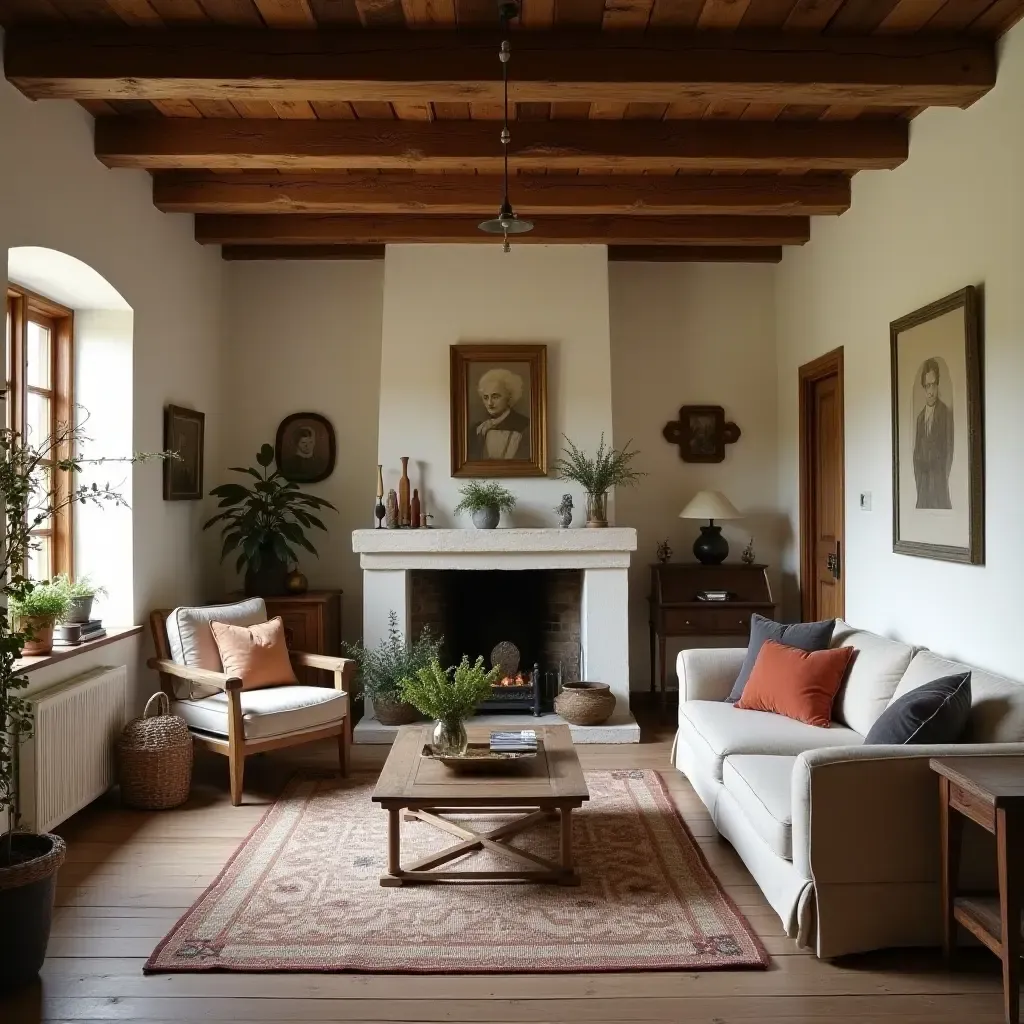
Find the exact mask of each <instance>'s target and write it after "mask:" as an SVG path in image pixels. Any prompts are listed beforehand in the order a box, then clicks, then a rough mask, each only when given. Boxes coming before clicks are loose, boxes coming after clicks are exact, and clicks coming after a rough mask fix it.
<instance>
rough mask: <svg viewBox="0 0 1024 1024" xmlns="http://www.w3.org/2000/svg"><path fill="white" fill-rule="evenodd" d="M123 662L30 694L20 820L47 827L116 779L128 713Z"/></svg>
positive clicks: (44, 829)
mask: <svg viewBox="0 0 1024 1024" xmlns="http://www.w3.org/2000/svg"><path fill="white" fill-rule="evenodd" d="M127 689H128V676H127V672H126V670H125V667H124V665H119V666H118V667H116V668H109V667H103V668H98V669H94V670H93V671H91V672H88V673H86V674H85V675H81V676H77V677H76V678H74V679H69V680H68V681H67V682H64V683H59V684H58V685H57V686H54V687H51V688H50V689H48V690H44V691H42V692H40V693H39V694H38V695H36V696H35V697H30V698H29V702H30V703H31V704H32V711H33V715H34V720H35V721H34V726H33V734H32V738H31V739H30V740H28V741H27V742H25V743H23V744H22V747H21V762H20V763H21V779H20V793H21V813H22V825H23V826H24V827H26V828H29V829H32V830H33V831H35V832H48V831H49V830H50V829H52V828H55V827H56V826H57V825H59V824H60V823H61V822H62V821H64V820H66V819H67V818H70V817H71V815H72V814H74V813H75V812H76V811H80V810H81V809H82V808H83V807H85V805H86V804H88V803H91V802H92V801H93V800H95V799H96V798H97V797H98V796H102V794H103V793H105V792H106V791H107V790H108V789H110V787H111V786H113V785H114V783H115V782H116V781H117V764H116V762H115V755H114V748H115V744H116V742H117V738H118V736H119V735H120V734H121V730H122V729H123V728H124V725H125V721H126V715H127Z"/></svg>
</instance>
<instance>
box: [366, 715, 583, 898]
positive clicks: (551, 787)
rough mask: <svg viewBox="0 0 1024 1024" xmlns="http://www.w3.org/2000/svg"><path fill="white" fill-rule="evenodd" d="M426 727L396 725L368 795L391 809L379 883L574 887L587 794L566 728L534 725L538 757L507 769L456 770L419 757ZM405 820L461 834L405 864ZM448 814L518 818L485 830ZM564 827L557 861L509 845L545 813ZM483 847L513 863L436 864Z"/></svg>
mask: <svg viewBox="0 0 1024 1024" xmlns="http://www.w3.org/2000/svg"><path fill="white" fill-rule="evenodd" d="M431 731H432V727H431V726H430V725H405V726H402V728H401V729H399V730H398V736H397V737H396V739H395V743H394V746H392V748H391V753H390V754H388V759H387V762H386V763H385V765H384V770H383V771H382V772H381V776H380V779H379V780H378V781H377V787H376V789H374V791H373V801H374V802H375V803H379V804H380V805H381V807H383V808H384V809H385V810H386V811H387V812H388V872H387V874H386V875H381V879H380V884H381V885H407V884H410V883H416V884H423V883H428V882H452V881H475V882H495V881H527V882H552V883H555V884H557V885H579V884H580V873H579V871H578V870H577V868H576V865H575V863H574V862H573V853H572V811H573V808H575V807H582V806H583V802H584V801H585V800H589V799H590V794H589V793H588V792H587V784H586V782H585V781H584V778H583V769H582V768H581V767H580V761H579V758H578V757H577V756H576V750H575V748H574V747H573V745H572V738H571V736H570V734H569V728H568V726H565V725H547V726H540V727H538V728H537V738H538V740H539V741H540V742H539V746H540V749H539V751H538V753H537V756H536V757H535V758H531V759H528V760H525V761H523V762H521V763H519V764H516V765H515V766H513V767H511V768H503V769H497V770H494V769H488V770H486V771H481V770H480V769H476V770H475V771H473V772H472V773H465V774H463V773H460V772H455V771H452V770H451V769H450V768H446V767H445V766H444V765H443V764H440V763H439V762H437V761H434V760H431V759H430V758H426V757H423V756H422V751H423V747H424V745H425V744H427V743H429V741H430V734H431ZM467 732H468V733H469V739H470V742H478V743H481V742H484V743H485V742H487V741H488V740H489V737H490V733H491V729H490V727H489V726H487V727H483V726H477V727H472V726H470V727H469V728H468V729H467ZM403 811H405V819H406V821H421V822H426V823H427V824H428V825H432V826H433V827H434V828H437V829H440V831H442V832H446V833H448V834H449V835H451V836H454V837H455V838H456V839H458V840H459V842H458V843H456V844H455V845H454V846H450V847H448V848H447V849H445V850H442V851H440V852H438V853H433V854H431V855H430V856H429V857H423V858H421V859H420V860H417V861H415V862H414V863H412V864H409V865H408V866H406V867H402V862H401V849H402V848H401V828H402V812H403ZM450 814H459V815H466V814H490V815H494V814H518V815H519V817H517V818H515V819H514V820H513V821H510V822H507V823H506V824H504V825H501V826H500V827H498V828H495V829H491V830H490V831H488V832H475V831H473V830H472V829H470V828H467V827H466V826H465V825H464V824H462V823H461V822H459V823H457V822H453V821H449V820H448V818H447V817H445V815H450ZM555 817H557V818H559V819H560V826H561V842H560V856H559V860H558V863H555V862H554V861H550V860H547V859H545V858H544V857H539V856H537V855H536V854H534V853H530V852H528V851H526V850H520V849H518V848H516V847H513V846H510V845H509V844H508V840H509V839H511V838H512V836H515V835H518V834H519V833H521V832H524V831H526V830H527V829H529V828H532V827H533V826H534V825H537V824H539V823H541V822H542V821H544V820H546V819H550V818H555ZM477 850H487V851H488V852H490V853H496V854H499V855H501V856H503V857H508V858H509V859H511V860H513V861H515V862H516V864H517V867H516V869H514V870H512V869H510V870H507V871H470V870H466V871H458V870H438V869H439V868H442V867H443V866H444V865H445V864H448V863H449V862H450V861H453V860H455V859H456V858H457V857H462V856H465V855H466V854H468V853H472V852H474V851H477Z"/></svg>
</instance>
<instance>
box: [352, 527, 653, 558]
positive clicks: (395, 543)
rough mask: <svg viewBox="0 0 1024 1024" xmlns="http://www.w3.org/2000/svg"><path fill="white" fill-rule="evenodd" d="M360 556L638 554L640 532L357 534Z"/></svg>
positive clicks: (354, 542)
mask: <svg viewBox="0 0 1024 1024" xmlns="http://www.w3.org/2000/svg"><path fill="white" fill-rule="evenodd" d="M352 550H353V551H355V552H357V553H358V554H364V553H367V554H368V553H373V554H397V553H404V554H428V553H432V552H437V553H439V554H476V553H479V552H491V551H493V552H498V553H500V554H512V553H523V554H534V553H536V554H546V553H549V552H558V551H588V552H590V551H617V552H628V551H636V530H634V529H633V528H632V527H621V526H609V527H606V528H604V529H599V530H588V529H585V528H580V529H576V530H572V529H569V530H558V529H520V528H507V529H497V530H454V529H452V530H449V529H427V530H353V531H352Z"/></svg>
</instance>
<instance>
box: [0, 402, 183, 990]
mask: <svg viewBox="0 0 1024 1024" xmlns="http://www.w3.org/2000/svg"><path fill="white" fill-rule="evenodd" d="M84 422H85V417H80V418H79V424H78V425H77V426H76V425H71V424H67V423H63V424H61V425H60V426H59V427H58V429H57V430H56V431H54V433H53V434H52V435H50V436H49V437H47V438H45V439H44V440H42V441H41V442H40V443H38V444H30V443H28V442H27V441H26V440H25V439H24V438H23V437H22V436H21V435H20V434H19V433H18V432H17V431H13V430H6V429H0V502H2V504H3V510H4V518H3V526H2V529H3V545H2V547H3V550H2V552H0V595H2V600H0V723H6V728H0V830H2V831H0V921H4V922H16V924H15V925H13V927H15V928H16V935H17V939H16V941H11V942H9V943H5V944H4V956H3V957H2V958H0V989H3V988H6V987H9V986H12V985H15V984H20V983H23V982H25V981H28V980H30V979H31V978H33V977H35V975H36V974H38V972H39V968H40V967H41V966H42V963H43V959H44V958H45V956H46V946H47V943H48V942H49V938H50V919H51V916H52V914H53V895H54V890H55V884H56V875H57V870H58V869H59V868H60V865H61V863H62V862H63V860H64V849H65V847H64V841H63V840H62V839H61V838H60V837H59V836H55V835H49V834H42V835H34V834H32V833H29V832H24V831H20V830H19V829H18V823H19V819H20V810H19V802H18V753H19V750H20V747H21V742H22V741H23V740H25V739H28V738H29V737H30V736H31V735H32V709H31V705H30V704H29V703H28V701H26V700H25V699H24V697H21V696H19V692H18V691H20V690H22V689H24V688H25V687H26V686H28V680H27V679H26V677H25V676H24V675H19V673H18V669H17V662H18V659H19V658H20V657H21V656H22V655H23V654H24V653H25V650H26V645H27V644H28V643H29V642H30V641H32V640H33V639H35V634H34V632H33V631H32V630H31V627H30V623H29V622H28V621H26V620H27V619H28V617H29V616H31V615H32V614H34V613H40V612H43V611H45V613H46V614H47V616H51V615H54V616H55V615H57V614H59V613H60V611H61V610H63V608H64V607H65V601H66V598H65V597H64V595H63V594H62V593H61V592H60V589H59V587H56V588H55V587H53V586H52V585H50V586H48V587H45V588H44V587H41V586H39V585H36V584H33V583H32V581H31V580H29V579H28V578H27V577H26V576H25V564H26V560H27V557H28V553H29V551H30V550H31V548H32V546H33V544H34V543H35V541H34V540H33V538H32V533H31V531H32V530H34V529H38V528H40V527H41V526H43V525H44V524H45V523H47V522H49V521H50V520H52V519H53V517H54V516H57V515H60V514H61V513H62V512H64V510H65V509H67V508H68V507H69V506H71V505H73V504H95V505H100V506H102V505H106V504H114V505H122V506H127V504H128V503H127V502H126V501H125V499H124V498H123V497H122V495H121V493H120V492H119V490H117V488H116V487H115V486H112V485H111V484H109V483H105V484H99V483H91V484H81V483H79V482H78V477H77V473H79V472H80V471H81V470H82V469H83V468H85V467H86V466H87V465H89V464H99V463H103V462H121V463H132V462H141V461H145V460H147V459H153V458H173V457H174V456H172V455H171V454H170V453H167V452H160V453H158V454H156V455H150V454H144V453H139V454H136V455H133V456H130V457H128V458H123V459H87V458H84V457H83V456H82V455H81V454H80V453H81V451H82V449H83V447H84V445H85V444H86V442H87V438H86V437H85V434H84V432H83V429H82V424H83V423H84ZM68 452H70V453H71V454H70V455H68V454H66V453H68ZM47 466H50V467H52V469H51V471H50V472H47V473H44V472H43V469H44V467H47ZM54 594H56V597H55V596H54ZM7 927H8V929H10V928H11V927H12V925H10V924H8V926H7ZM12 934H13V933H12Z"/></svg>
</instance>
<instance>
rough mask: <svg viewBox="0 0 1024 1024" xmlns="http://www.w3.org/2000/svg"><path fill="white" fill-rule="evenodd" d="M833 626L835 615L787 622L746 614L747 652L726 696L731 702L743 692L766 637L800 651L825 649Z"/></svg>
mask: <svg viewBox="0 0 1024 1024" xmlns="http://www.w3.org/2000/svg"><path fill="white" fill-rule="evenodd" d="M835 628H836V620H835V619H825V620H824V621H822V622H794V623H792V624H790V625H788V626H787V625H786V624H785V623H782V622H775V621H774V620H773V619H766V618H765V617H764V616H763V615H758V614H757V612H754V614H753V615H751V617H750V643H749V644H748V645H747V656H746V657H745V658H744V659H743V665H742V667H741V668H740V674H739V675H738V676H737V677H736V682H735V683H733V684H732V692H731V693H730V694H729V696H728V698H727V699H728V700H730V701H732V703H734V704H735V703H736V701H738V700H739V699H740V697H742V696H743V688H744V687H745V686H746V685H747V680H748V679H749V678H750V673H751V672H752V671H753V669H754V662H755V661H757V656H758V655H759V654H760V653H761V648H762V647H763V646H764V644H765V641H766V640H776V641H778V643H780V644H785V645H786V646H787V647H797V648H799V649H800V650H801V651H825V650H828V645H829V644H830V643H831V642H832V631H833V630H834V629H835Z"/></svg>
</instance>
